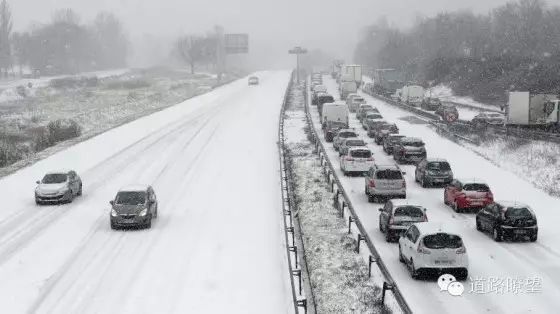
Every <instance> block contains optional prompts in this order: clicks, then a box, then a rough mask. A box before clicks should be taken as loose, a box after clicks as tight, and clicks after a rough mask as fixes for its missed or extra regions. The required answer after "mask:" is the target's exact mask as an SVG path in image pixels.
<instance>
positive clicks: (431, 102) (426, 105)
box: [420, 97, 441, 111]
mask: <svg viewBox="0 0 560 314" xmlns="http://www.w3.org/2000/svg"><path fill="white" fill-rule="evenodd" d="M440 106H441V100H439V98H429V97H428V98H424V100H422V103H421V104H420V108H422V109H424V110H428V111H435V110H437V109H438V108H439V107H440Z"/></svg>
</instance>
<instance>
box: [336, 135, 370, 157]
mask: <svg viewBox="0 0 560 314" xmlns="http://www.w3.org/2000/svg"><path fill="white" fill-rule="evenodd" d="M359 146H367V145H366V142H365V141H364V140H362V139H361V138H354V137H349V138H345V139H343V140H342V142H341V144H340V147H339V148H338V155H339V156H342V155H346V154H347V153H348V149H350V148H351V147H359Z"/></svg>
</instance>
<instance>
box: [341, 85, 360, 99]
mask: <svg viewBox="0 0 560 314" xmlns="http://www.w3.org/2000/svg"><path fill="white" fill-rule="evenodd" d="M357 91H358V85H356V82H354V81H352V82H340V99H342V100H346V97H348V95H350V94H352V93H356V92H357Z"/></svg>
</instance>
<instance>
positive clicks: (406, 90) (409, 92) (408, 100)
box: [400, 85, 424, 106]
mask: <svg viewBox="0 0 560 314" xmlns="http://www.w3.org/2000/svg"><path fill="white" fill-rule="evenodd" d="M423 100H424V88H423V87H422V86H418V85H407V86H404V87H403V88H402V90H401V94H400V101H401V102H402V103H405V104H407V105H411V106H420V104H421V103H422V101H423Z"/></svg>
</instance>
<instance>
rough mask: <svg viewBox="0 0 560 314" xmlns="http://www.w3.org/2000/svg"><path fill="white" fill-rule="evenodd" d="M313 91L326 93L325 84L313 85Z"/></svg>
mask: <svg viewBox="0 0 560 314" xmlns="http://www.w3.org/2000/svg"><path fill="white" fill-rule="evenodd" d="M313 92H314V93H326V92H327V87H326V86H325V85H315V87H314V88H313Z"/></svg>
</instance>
